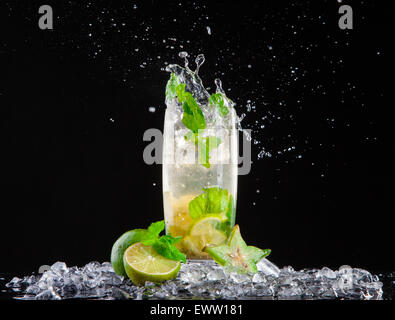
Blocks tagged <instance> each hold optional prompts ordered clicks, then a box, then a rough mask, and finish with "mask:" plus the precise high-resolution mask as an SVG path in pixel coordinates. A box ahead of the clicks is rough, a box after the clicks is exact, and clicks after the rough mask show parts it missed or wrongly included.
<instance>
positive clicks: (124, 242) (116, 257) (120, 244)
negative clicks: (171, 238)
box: [111, 229, 147, 277]
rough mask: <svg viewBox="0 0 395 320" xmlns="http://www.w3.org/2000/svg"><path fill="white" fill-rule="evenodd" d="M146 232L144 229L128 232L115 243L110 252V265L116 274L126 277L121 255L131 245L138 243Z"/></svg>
mask: <svg viewBox="0 0 395 320" xmlns="http://www.w3.org/2000/svg"><path fill="white" fill-rule="evenodd" d="M146 232H147V231H146V230H145V229H134V230H130V231H127V232H125V233H124V234H123V235H122V236H120V237H119V238H118V240H117V241H115V243H114V245H113V246H112V250H111V264H112V267H113V268H114V271H115V273H116V274H119V275H121V276H124V277H127V274H126V272H125V268H124V266H123V254H124V253H125V250H126V249H127V248H129V247H130V246H131V245H132V244H135V243H136V242H140V241H141V240H142V238H143V236H144V235H145V234H146Z"/></svg>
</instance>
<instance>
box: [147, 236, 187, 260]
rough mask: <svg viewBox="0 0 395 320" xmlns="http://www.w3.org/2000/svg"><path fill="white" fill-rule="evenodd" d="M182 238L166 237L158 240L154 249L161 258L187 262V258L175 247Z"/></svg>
mask: <svg viewBox="0 0 395 320" xmlns="http://www.w3.org/2000/svg"><path fill="white" fill-rule="evenodd" d="M181 238H182V237H172V236H171V235H164V236H161V237H160V238H158V239H157V240H156V241H155V242H154V243H153V244H152V247H153V248H154V250H155V251H156V252H157V253H159V254H160V255H161V256H163V257H165V258H167V259H170V260H177V261H181V262H184V263H185V262H186V256H185V254H183V253H182V252H181V251H180V250H178V248H177V247H176V246H175V244H176V243H178V242H179V241H180V240H181Z"/></svg>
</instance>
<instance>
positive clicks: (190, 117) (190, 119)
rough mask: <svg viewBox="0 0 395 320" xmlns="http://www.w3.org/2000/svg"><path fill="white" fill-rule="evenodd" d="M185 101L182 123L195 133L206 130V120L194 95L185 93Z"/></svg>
mask: <svg viewBox="0 0 395 320" xmlns="http://www.w3.org/2000/svg"><path fill="white" fill-rule="evenodd" d="M184 97H185V101H184V103H183V104H182V109H183V110H184V113H183V116H182V123H183V124H184V125H185V126H186V127H187V128H188V129H190V130H191V131H192V132H194V133H198V131H199V130H203V129H205V128H206V119H205V118H204V115H203V112H202V109H201V108H200V106H199V105H198V104H197V102H196V101H195V99H194V98H193V96H192V94H190V93H189V92H185V93H184Z"/></svg>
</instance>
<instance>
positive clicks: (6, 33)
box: [0, 1, 394, 273]
mask: <svg viewBox="0 0 395 320" xmlns="http://www.w3.org/2000/svg"><path fill="white" fill-rule="evenodd" d="M179 3H180V2H174V3H171V2H168V1H161V2H159V1H144V2H141V3H137V7H136V8H134V7H133V5H134V4H136V2H130V1H112V2H110V1H108V2H105V1H93V2H92V3H88V2H80V1H47V2H46V4H50V5H52V7H53V9H54V29H53V30H40V29H39V28H38V25H37V21H38V18H39V14H38V7H39V6H40V5H42V4H43V3H40V2H33V1H6V2H2V4H1V15H2V16H1V23H2V26H1V47H0V54H1V56H0V64H1V71H0V72H1V76H0V79H1V80H0V81H1V85H0V114H1V117H0V142H1V147H0V161H1V162H0V164H1V166H0V186H1V196H0V197H1V198H0V212H1V218H0V225H1V232H0V248H1V260H0V261H1V264H0V271H2V272H29V273H30V272H32V271H37V270H38V268H39V267H40V266H41V265H45V264H52V263H54V262H56V261H65V262H66V263H67V264H68V265H83V264H85V263H87V262H89V261H92V260H97V261H108V260H109V255H110V250H111V247H112V244H113V242H114V241H115V240H116V239H117V238H118V236H119V235H121V234H122V233H123V232H124V231H127V230H129V229H132V228H139V227H146V226H148V225H149V223H151V222H152V221H157V220H160V219H162V217H163V208H162V194H161V166H160V165H153V166H149V165H146V164H145V163H144V161H143V157H142V154H143V150H144V148H145V146H146V145H147V142H144V141H143V139H142V137H143V133H144V131H145V130H146V129H148V128H159V129H161V130H162V127H163V116H164V110H165V106H164V87H165V84H166V81H167V79H168V74H167V73H166V72H163V70H161V68H163V67H164V66H165V64H166V62H167V63H180V62H181V61H180V59H179V58H178V57H177V53H178V52H179V51H182V50H186V51H188V52H189V53H190V54H191V56H192V57H193V58H194V57H195V56H196V55H197V54H198V53H204V54H205V56H206V62H205V64H204V65H203V67H202V68H201V71H200V75H201V77H202V78H203V81H204V83H205V84H206V85H207V86H212V85H211V84H212V83H213V79H214V78H215V77H220V78H221V79H222V81H223V84H224V88H226V89H231V90H230V91H229V92H228V96H230V97H231V98H232V99H233V100H235V101H236V102H237V106H236V110H237V112H238V114H239V115H240V114H242V113H246V114H247V116H246V118H245V120H243V122H242V124H243V126H244V127H246V128H251V129H252V130H253V137H254V140H256V141H257V142H259V143H257V144H253V165H252V170H251V172H250V173H249V174H248V175H246V176H240V177H239V187H238V207H237V218H236V221H237V223H238V224H239V225H240V227H241V231H242V234H243V236H244V239H245V240H246V241H247V243H248V244H252V245H257V246H259V247H262V248H271V249H272V254H271V256H270V259H271V260H272V261H273V262H274V263H276V264H278V265H279V266H284V265H292V266H293V267H294V268H295V269H300V268H305V267H323V266H324V265H325V266H329V267H331V268H333V269H337V268H338V267H339V266H341V265H343V264H349V265H351V266H353V267H361V268H366V269H368V270H370V271H373V272H384V271H391V270H393V269H394V263H393V257H392V252H393V250H392V244H393V240H392V239H393V237H392V235H391V231H392V230H391V229H392V228H391V223H390V217H391V216H392V214H393V209H392V206H391V204H392V202H393V201H392V200H391V199H392V198H391V197H392V194H393V188H392V159H391V157H390V156H389V152H390V150H391V148H392V146H391V145H390V143H388V138H386V137H389V135H390V130H391V128H392V126H391V125H390V123H389V122H390V121H388V120H389V112H390V109H391V108H392V106H393V103H392V102H391V101H390V100H389V99H387V92H386V86H388V85H389V84H390V83H391V84H392V82H388V81H387V80H386V79H387V78H386V74H389V73H390V70H389V69H390V65H389V64H387V63H386V58H388V57H387V55H388V54H389V53H388V52H387V49H386V46H387V42H388V41H391V40H390V39H389V37H390V35H389V34H390V28H389V26H388V24H389V21H390V17H389V10H387V9H386V8H384V7H383V5H382V4H381V3H379V2H378V1H377V2H373V1H364V2H362V3H359V2H358V3H356V2H351V1H343V3H344V4H351V5H352V7H353V9H354V29H353V30H348V31H346V30H340V29H339V27H338V25H337V21H338V18H339V16H340V15H339V14H338V8H339V6H340V4H339V3H338V2H336V1H311V2H310V1H306V2H303V1H300V2H298V4H295V3H294V2H281V1H265V2H249V1H243V2H236V3H230V2H228V1H227V2H223V1H211V2H210V3H207V4H206V5H204V4H203V2H199V1H196V2H189V1H182V2H181V3H182V4H181V5H180V4H179ZM114 23H115V24H116V25H115V26H114V25H113V24H114ZM122 23H125V25H122ZM206 26H210V28H211V33H212V34H211V35H210V34H208V32H207V30H206ZM295 32H296V33H295ZM169 38H172V39H175V40H171V39H169ZM163 40H165V41H163ZM180 46H182V48H181V47H180ZM135 49H138V50H135ZM191 60H193V59H191ZM143 62H144V63H145V64H143ZM249 65H251V67H249ZM295 67H296V68H297V69H295ZM292 70H294V71H295V70H296V71H295V72H296V75H297V78H296V79H295V76H294V74H295V73H292V72H291V71H292ZM221 73H224V74H221ZM391 81H392V80H391ZM248 100H251V104H253V105H254V106H255V109H253V110H252V111H248V110H249V109H248V108H247V104H248ZM151 106H154V107H155V108H156V111H155V112H153V113H152V112H149V111H148V108H149V107H151ZM263 117H266V118H265V120H263V119H262V118H263ZM262 124H265V128H260V126H261V125H262ZM290 147H291V151H286V152H283V151H282V150H284V149H288V148H290ZM292 147H294V148H292ZM263 148H264V149H265V151H267V152H269V153H270V154H271V155H272V156H271V157H270V156H266V157H263V158H262V159H258V154H259V152H260V151H261V150H262V149H263ZM279 151H280V152H281V153H279Z"/></svg>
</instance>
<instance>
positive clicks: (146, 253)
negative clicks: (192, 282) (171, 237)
mask: <svg viewBox="0 0 395 320" xmlns="http://www.w3.org/2000/svg"><path fill="white" fill-rule="evenodd" d="M123 264H124V267H125V271H126V273H127V275H128V277H129V279H130V280H132V282H133V283H134V284H135V285H144V283H145V282H146V281H151V282H156V283H158V282H162V281H165V280H170V279H174V278H175V277H176V276H177V274H178V271H179V270H180V267H181V263H180V262H179V261H175V260H170V259H167V258H165V257H163V256H161V255H160V254H158V253H157V252H156V251H155V250H154V249H153V248H152V247H151V246H145V245H143V244H142V243H141V242H138V243H135V244H134V245H132V246H130V247H129V248H127V249H126V251H125V253H124V255H123Z"/></svg>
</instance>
